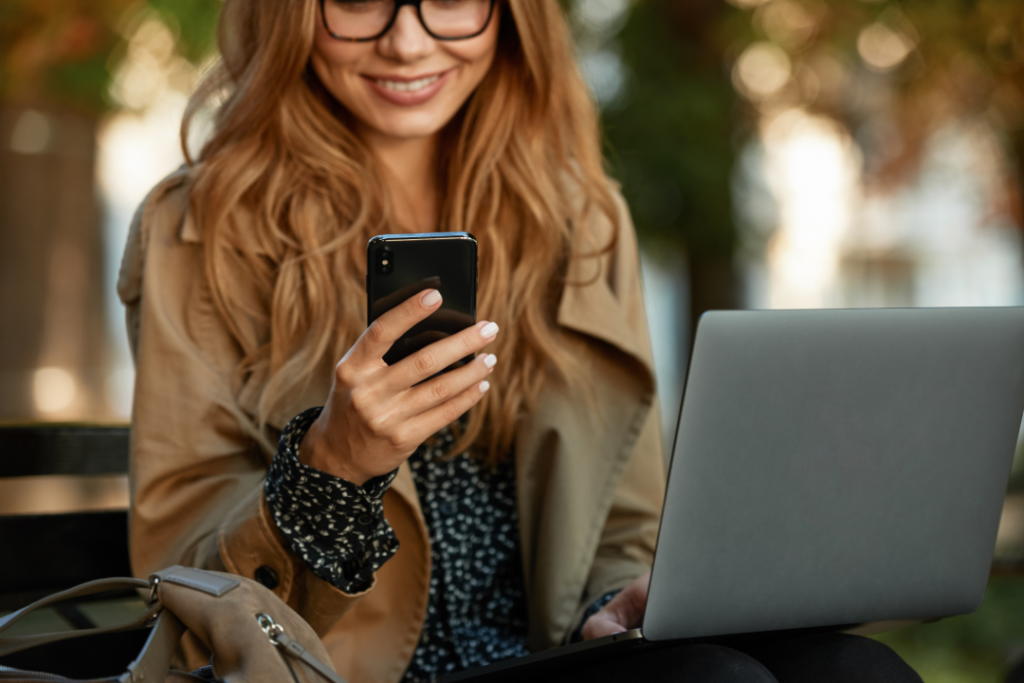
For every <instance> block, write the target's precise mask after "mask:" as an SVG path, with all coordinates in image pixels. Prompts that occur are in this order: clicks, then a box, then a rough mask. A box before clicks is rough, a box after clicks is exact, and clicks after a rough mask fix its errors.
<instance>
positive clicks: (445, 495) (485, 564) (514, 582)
mask: <svg viewBox="0 0 1024 683" xmlns="http://www.w3.org/2000/svg"><path fill="white" fill-rule="evenodd" d="M319 414H320V408H312V409H310V410H307V411H305V412H303V413H301V414H300V415H299V416H297V417H296V418H295V419H294V420H292V421H291V422H290V423H289V424H288V425H287V426H286V427H285V429H284V431H283V432H282V434H281V442H280V445H279V446H278V452H277V455H276V456H275V457H274V460H273V462H272V464H271V466H270V471H269V472H268V474H267V483H266V494H267V503H268V506H269V508H270V510H271V513H272V514H273V516H274V520H275V522H276V523H277V525H278V527H279V528H280V529H281V532H282V534H283V535H284V536H285V538H286V539H287V540H288V542H289V544H290V545H291V547H292V549H293V550H294V551H295V552H296V553H297V554H298V555H299V556H300V557H302V559H303V560H304V561H305V563H306V564H307V565H308V566H309V568H310V569H311V570H312V572H313V573H314V574H316V575H317V576H318V577H320V578H322V579H324V580H325V581H328V582H329V583H331V584H332V585H334V586H336V587H337V588H339V589H341V590H343V591H345V592H346V593H358V592H360V591H363V590H366V589H367V588H368V587H369V586H370V584H371V583H372V581H373V574H374V572H375V571H377V569H379V568H380V567H381V566H382V565H383V564H384V562H386V561H387V560H388V559H390V558H391V556H392V555H394V554H395V552H396V551H397V550H398V539H397V538H395V534H394V531H393V530H392V529H391V527H390V525H389V524H388V523H387V520H385V519H384V509H383V502H382V499H383V496H384V492H385V491H386V490H387V488H388V486H389V485H390V484H391V482H392V481H393V480H394V478H395V476H396V474H397V470H396V471H394V472H391V473H390V474H386V475H384V476H380V477H375V478H373V479H371V480H369V481H367V482H366V483H365V484H364V485H363V486H357V485H355V484H353V483H351V482H348V481H346V480H344V479H339V478H338V477H334V476H332V475H330V474H327V473H325V472H321V471H319V470H315V469H313V468H311V467H308V466H306V465H303V464H302V463H301V462H299V459H298V446H299V444H300V443H301V442H302V438H303V437H304V436H305V434H306V432H307V431H308V429H309V427H310V425H311V424H312V423H313V421H314V420H315V419H316V418H317V416H318V415H319ZM454 440H455V438H454V435H453V434H452V431H451V429H450V428H447V427H446V428H445V429H443V430H441V431H440V432H438V434H437V435H436V437H435V438H434V439H433V440H432V443H425V444H423V445H421V446H420V447H419V448H418V449H417V450H416V452H415V453H414V454H413V455H412V456H411V457H410V458H409V466H410V469H411V470H412V476H413V481H414V482H415V484H416V492H417V494H418V495H419V499H420V506H421V508H422V509H423V517H424V521H425V522H426V524H427V528H428V530H429V533H430V554H431V574H430V594H429V598H428V603H427V616H426V621H425V623H424V625H423V631H422V633H421V635H420V641H419V644H418V645H417V647H416V650H415V652H414V653H413V658H412V662H410V664H409V668H408V670H407V671H406V672H405V676H404V678H403V681H406V682H409V683H420V682H427V681H433V680H435V679H436V678H437V677H438V676H441V675H442V674H445V673H448V672H451V671H460V670H463V669H466V668H470V667H476V666H484V665H486V664H489V663H491V662H495V661H498V660H501V659H506V658H509V657H518V656H522V655H525V654H528V653H529V649H528V648H527V645H526V632H527V625H528V622H527V612H526V594H525V590H524V588H523V575H522V563H521V560H520V551H519V513H518V509H517V507H516V488H515V459H514V458H513V457H508V458H506V459H505V460H504V462H502V463H501V464H499V465H498V466H496V467H491V466H489V465H487V464H486V463H483V462H481V461H480V460H479V459H477V458H473V457H471V456H470V455H469V454H468V453H463V454H461V455H459V456H456V457H453V458H445V457H444V453H445V451H446V450H447V449H448V448H449V447H450V446H451V444H452V443H453V442H454ZM613 595H614V594H608V595H605V596H603V597H602V598H601V599H600V600H598V601H597V602H595V603H594V604H593V605H591V607H590V608H589V609H588V610H587V616H589V615H590V614H592V613H594V612H596V611H597V610H598V609H600V607H602V606H603V605H604V604H606V603H607V602H608V600H610V599H611V597H612V596H613ZM578 638H579V630H578V629H577V632H576V633H575V634H574V639H578Z"/></svg>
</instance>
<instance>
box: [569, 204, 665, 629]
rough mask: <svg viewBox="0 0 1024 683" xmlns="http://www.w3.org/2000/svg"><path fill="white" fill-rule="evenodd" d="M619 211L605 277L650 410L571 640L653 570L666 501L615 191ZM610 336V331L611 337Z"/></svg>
mask: <svg viewBox="0 0 1024 683" xmlns="http://www.w3.org/2000/svg"><path fill="white" fill-rule="evenodd" d="M616 199H617V201H618V206H619V237H618V241H617V243H616V247H615V250H614V252H613V253H612V254H611V256H610V258H609V260H608V261H607V262H606V264H605V265H606V273H605V275H606V277H607V278H608V281H609V286H610V287H611V288H612V289H613V290H614V291H615V293H616V295H617V297H618V299H619V303H620V305H621V306H622V307H623V309H624V310H626V311H628V318H629V321H630V322H629V326H630V327H631V328H633V329H632V334H631V335H630V338H631V340H633V343H632V344H630V345H626V344H623V346H624V347H625V348H627V349H629V350H630V351H631V353H630V356H631V359H632V360H633V361H639V362H638V363H636V364H635V369H636V373H637V375H639V376H646V377H647V379H648V380H649V382H650V387H651V391H650V395H651V401H650V407H649V408H648V411H647V415H646V417H645V419H644V420H643V422H642V425H641V426H640V430H639V433H638V434H637V437H636V440H635V442H634V445H633V449H632V453H631V455H630V457H629V460H628V462H627V463H626V466H625V468H624V469H623V471H622V475H621V479H620V480H619V483H618V486H617V488H616V489H615V493H614V497H613V500H612V504H611V508H610V510H609V512H608V516H607V518H606V520H605V523H604V527H603V529H602V531H601V536H600V541H599V543H598V547H597V553H596V555H595V557H594V561H593V564H592V565H591V568H590V573H589V575H588V577H587V584H586V589H585V591H584V594H583V596H582V600H581V601H580V604H579V606H578V608H577V611H576V614H575V616H574V617H573V620H572V627H571V628H570V629H569V635H570V636H571V634H572V633H573V632H574V631H575V630H576V629H577V628H579V627H581V626H582V623H581V621H582V618H583V616H584V613H585V612H586V610H587V608H588V607H589V606H590V605H591V604H592V603H593V602H594V601H595V600H597V599H599V598H601V597H602V596H603V595H605V594H607V593H609V592H613V591H619V590H622V589H623V588H625V587H626V586H627V585H629V584H630V583H631V582H632V581H633V580H634V579H636V578H637V577H639V576H642V575H643V574H646V573H647V572H649V571H650V570H651V565H652V563H653V561H654V547H655V545H656V544H657V540H658V528H659V525H660V523H661V510H662V503H663V500H664V496H665V485H666V464H665V457H664V451H663V447H662V436H661V434H662V429H661V412H660V409H659V405H658V400H657V397H656V396H657V395H656V392H655V391H654V374H653V371H654V359H653V354H652V352H651V344H650V335H649V331H648V330H649V327H648V325H647V314H646V308H645V306H644V295H643V287H642V283H641V270H640V255H639V249H638V246H637V242H636V233H635V230H634V228H633V223H632V220H631V219H630V216H629V210H628V208H627V206H626V203H625V201H624V200H623V199H622V197H621V195H619V194H618V193H617V192H616ZM612 333H614V331H610V334H612Z"/></svg>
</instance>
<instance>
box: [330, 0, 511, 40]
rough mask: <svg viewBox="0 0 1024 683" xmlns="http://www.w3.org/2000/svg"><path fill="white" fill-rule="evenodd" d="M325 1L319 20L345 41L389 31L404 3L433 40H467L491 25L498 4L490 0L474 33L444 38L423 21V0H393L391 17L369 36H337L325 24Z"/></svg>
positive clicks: (371, 38) (376, 36)
mask: <svg viewBox="0 0 1024 683" xmlns="http://www.w3.org/2000/svg"><path fill="white" fill-rule="evenodd" d="M325 2H326V0H320V21H321V22H322V23H323V25H324V30H325V31H327V33H328V34H329V35H330V36H331V38H334V39H335V40H343V41H345V42H346V43H369V42H370V41H373V40H377V39H378V38H381V37H383V36H384V34H386V33H387V32H388V31H390V30H391V27H392V26H394V25H395V20H396V19H398V13H399V12H400V11H401V9H402V8H403V7H405V6H406V5H412V6H413V7H415V8H416V16H417V17H419V20H420V26H422V27H423V30H424V31H426V32H427V34H428V35H429V36H430V37H431V38H433V39H434V40H468V39H470V38H476V37H477V36H478V35H480V34H481V33H483V32H484V31H486V30H487V27H488V26H490V25H491V19H492V18H493V17H494V6H495V5H497V4H498V0H491V6H490V8H489V9H488V10H487V21H485V22H484V25H483V26H482V27H481V28H480V30H479V31H477V32H476V33H472V34H470V35H468V36H457V37H455V38H446V37H445V36H439V35H437V34H436V33H434V32H433V31H431V30H430V27H429V26H427V22H425V21H423V10H422V9H420V5H421V4H422V3H423V0H395V11H394V12H392V13H391V18H390V19H389V20H388V23H387V24H386V25H385V26H384V30H383V31H381V32H380V33H378V34H377V35H375V36H371V37H369V38H348V37H346V36H339V35H338V34H337V33H335V32H334V31H332V30H331V27H330V26H328V25H327V12H326V10H325V9H324V3H325Z"/></svg>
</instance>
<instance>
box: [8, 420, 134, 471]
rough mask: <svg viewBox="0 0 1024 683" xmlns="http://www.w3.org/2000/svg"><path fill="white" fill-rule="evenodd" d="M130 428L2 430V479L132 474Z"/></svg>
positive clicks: (68, 425) (39, 426) (85, 427)
mask: <svg viewBox="0 0 1024 683" xmlns="http://www.w3.org/2000/svg"><path fill="white" fill-rule="evenodd" d="M129 434H130V430H129V429H128V427H118V426H111V427H106V426H103V427H100V426H86V425H75V424H66V425H49V424H48V425H31V426H4V427H0V478H5V477H32V476H41V475H53V474H58V475H99V474H126V473H127V472H128V443H129Z"/></svg>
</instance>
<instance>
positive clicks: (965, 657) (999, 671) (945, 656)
mask: <svg viewBox="0 0 1024 683" xmlns="http://www.w3.org/2000/svg"><path fill="white" fill-rule="evenodd" d="M875 637H876V638H877V639H878V640H880V641H882V642H884V643H886V644H887V645H889V646H890V647H891V648H893V649H894V650H895V651H896V652H897V653H899V654H900V656H901V657H903V659H905V660H906V661H907V663H908V664H910V665H911V666H912V667H914V669H915V670H916V671H917V672H918V673H920V674H921V678H922V679H924V681H925V683H1002V681H1003V680H1004V679H1005V676H1006V672H1007V669H1008V667H1009V666H1010V665H1012V664H1013V663H1014V661H1015V658H1017V657H1020V656H1022V655H1024V579H1022V578H998V579H992V580H991V581H990V582H989V586H988V590H987V591H986V593H985V600H984V602H982V604H981V607H980V608H979V609H978V611H977V612H975V613H974V614H968V615H965V616H961V617H953V618H950V619H943V620H942V621H939V622H936V623H934V624H921V625H918V626H912V627H910V628H904V629H899V630H897V631H890V632H888V633H883V634H880V635H878V636H875Z"/></svg>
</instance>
